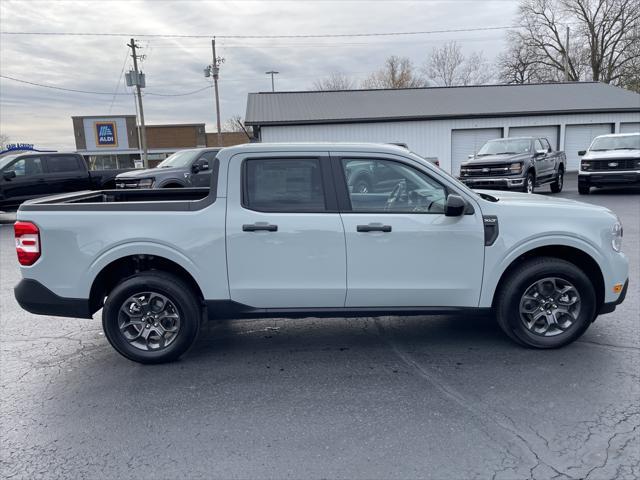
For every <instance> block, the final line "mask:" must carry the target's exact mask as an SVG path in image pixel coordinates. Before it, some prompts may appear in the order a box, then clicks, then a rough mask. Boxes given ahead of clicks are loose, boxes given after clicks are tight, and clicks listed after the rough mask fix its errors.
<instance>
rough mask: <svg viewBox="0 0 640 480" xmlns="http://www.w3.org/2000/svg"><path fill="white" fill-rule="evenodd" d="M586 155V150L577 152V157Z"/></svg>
mask: <svg viewBox="0 0 640 480" xmlns="http://www.w3.org/2000/svg"><path fill="white" fill-rule="evenodd" d="M586 153H587V151H586V150H579V151H578V156H579V157H584V156H585V154H586Z"/></svg>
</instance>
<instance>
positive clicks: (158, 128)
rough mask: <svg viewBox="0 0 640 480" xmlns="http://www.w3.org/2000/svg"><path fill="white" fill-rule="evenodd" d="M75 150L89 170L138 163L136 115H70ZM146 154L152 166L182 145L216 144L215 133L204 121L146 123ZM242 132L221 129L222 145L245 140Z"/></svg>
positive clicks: (132, 165)
mask: <svg viewBox="0 0 640 480" xmlns="http://www.w3.org/2000/svg"><path fill="white" fill-rule="evenodd" d="M71 118H72V121H73V134H74V138H75V142H76V150H77V151H78V153H80V154H82V155H83V156H84V157H85V159H86V160H87V162H88V163H89V166H90V168H91V169H96V170H102V169H107V168H135V167H139V166H141V164H140V159H141V156H142V151H141V149H140V144H141V141H140V135H139V129H138V127H137V126H136V117H135V115H108V116H83V117H71ZM146 133H147V157H148V159H149V166H150V167H153V166H155V165H157V164H158V163H160V162H161V161H162V160H164V159H165V158H167V157H168V156H169V155H171V154H172V153H175V152H177V151H178V150H183V149H185V148H196V147H208V146H209V147H214V146H217V144H218V143H217V135H216V134H215V133H207V132H205V124H204V123H188V124H169V125H147V126H146ZM248 141H249V138H248V137H247V135H245V133H244V132H240V133H237V132H224V133H223V134H222V143H223V146H225V147H227V146H231V145H238V144H241V143H247V142H248Z"/></svg>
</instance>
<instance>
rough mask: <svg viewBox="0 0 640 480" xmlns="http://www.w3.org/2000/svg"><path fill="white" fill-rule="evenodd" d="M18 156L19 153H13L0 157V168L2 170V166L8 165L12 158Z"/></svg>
mask: <svg viewBox="0 0 640 480" xmlns="http://www.w3.org/2000/svg"><path fill="white" fill-rule="evenodd" d="M19 156H20V154H17V155H16V154H14V155H5V156H4V157H0V170H3V169H4V167H6V166H7V165H9V163H11V161H12V160H15V159H16V158H18V157H19Z"/></svg>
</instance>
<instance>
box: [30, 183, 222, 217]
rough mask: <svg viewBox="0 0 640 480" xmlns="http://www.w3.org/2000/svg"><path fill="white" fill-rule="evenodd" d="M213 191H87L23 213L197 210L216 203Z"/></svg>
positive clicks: (41, 202)
mask: <svg viewBox="0 0 640 480" xmlns="http://www.w3.org/2000/svg"><path fill="white" fill-rule="evenodd" d="M214 199H215V192H211V190H210V189H209V188H163V189H155V190H153V189H144V190H85V191H82V192H75V193H66V194H62V195H52V196H48V197H42V198H38V199H35V200H29V201H27V202H25V203H23V204H22V206H21V207H20V210H23V211H24V210H26V211H46V210H63V211H64V210H84V211H86V210H96V211H104V210H173V211H177V210H184V211H188V210H197V209H200V208H202V207H203V206H206V204H209V203H212V201H213V200H214Z"/></svg>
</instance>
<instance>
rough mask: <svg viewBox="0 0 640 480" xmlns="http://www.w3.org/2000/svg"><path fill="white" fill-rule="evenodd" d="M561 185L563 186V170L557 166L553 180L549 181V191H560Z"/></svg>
mask: <svg viewBox="0 0 640 480" xmlns="http://www.w3.org/2000/svg"><path fill="white" fill-rule="evenodd" d="M563 186H564V170H563V169H562V167H560V168H558V173H557V174H556V179H555V180H554V181H553V182H551V192H552V193H560V192H561V191H562V187H563Z"/></svg>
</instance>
